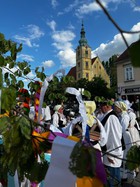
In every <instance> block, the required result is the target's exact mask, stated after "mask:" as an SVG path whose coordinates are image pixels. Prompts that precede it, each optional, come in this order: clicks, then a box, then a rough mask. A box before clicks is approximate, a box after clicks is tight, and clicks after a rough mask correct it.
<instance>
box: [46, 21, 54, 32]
mask: <svg viewBox="0 0 140 187" xmlns="http://www.w3.org/2000/svg"><path fill="white" fill-rule="evenodd" d="M47 25H48V26H49V27H50V28H51V29H52V31H55V28H56V22H55V21H54V20H52V21H50V22H49V21H48V22H47Z"/></svg>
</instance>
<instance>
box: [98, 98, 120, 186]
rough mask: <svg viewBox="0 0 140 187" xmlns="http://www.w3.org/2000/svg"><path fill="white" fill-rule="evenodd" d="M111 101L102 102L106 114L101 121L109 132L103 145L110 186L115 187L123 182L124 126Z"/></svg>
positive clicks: (103, 111) (104, 161)
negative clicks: (121, 173)
mask: <svg viewBox="0 0 140 187" xmlns="http://www.w3.org/2000/svg"><path fill="white" fill-rule="evenodd" d="M110 103H111V102H109V101H105V102H102V103H101V105H100V107H101V111H102V113H103V114H104V116H103V118H102V120H101V122H102V125H103V126H104V128H105V131H106V134H107V143H106V145H105V146H104V147H102V151H103V163H104V165H105V167H106V169H107V171H108V172H109V179H108V182H109V186H110V187H113V186H114V185H116V184H120V183H121V176H120V167H121V164H122V160H121V159H122V156H123V152H122V126H121V124H120V122H119V119H118V117H117V115H116V113H115V112H114V111H113V109H112V106H111V104H110Z"/></svg>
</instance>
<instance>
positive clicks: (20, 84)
mask: <svg viewBox="0 0 140 187" xmlns="http://www.w3.org/2000/svg"><path fill="white" fill-rule="evenodd" d="M18 86H19V87H20V88H23V87H24V83H23V81H22V80H19V81H18Z"/></svg>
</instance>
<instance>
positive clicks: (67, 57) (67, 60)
mask: <svg viewBox="0 0 140 187" xmlns="http://www.w3.org/2000/svg"><path fill="white" fill-rule="evenodd" d="M74 38H75V34H74V33H73V32H72V31H70V30H66V31H64V30H63V31H55V32H53V34H52V39H53V40H54V42H53V44H52V45H53V46H54V47H55V48H56V49H57V50H58V53H57V56H58V58H59V60H60V64H61V66H62V67H72V66H74V65H75V63H76V59H75V52H74V50H73V48H72V47H73V46H72V43H71V42H72V41H73V40H74Z"/></svg>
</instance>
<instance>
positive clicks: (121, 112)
mask: <svg viewBox="0 0 140 187" xmlns="http://www.w3.org/2000/svg"><path fill="white" fill-rule="evenodd" d="M114 106H115V107H114V109H115V111H116V112H117V114H118V117H119V120H120V123H121V125H122V131H123V138H124V143H125V149H124V152H123V159H126V155H127V152H128V151H129V149H130V148H131V147H132V145H133V143H132V142H133V141H132V137H131V134H130V132H129V130H128V128H129V124H130V120H131V119H130V116H129V115H128V113H127V105H126V104H125V103H124V102H123V101H116V102H115V103H114ZM125 163H126V161H123V163H122V167H121V178H122V181H127V179H128V178H129V179H130V176H131V178H133V177H134V172H130V171H129V170H128V169H127V168H126V164H125ZM128 174H129V175H128ZM130 174H131V175H130ZM128 176H129V177H128Z"/></svg>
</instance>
